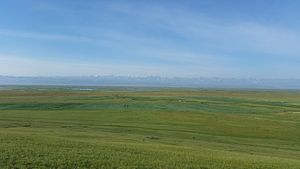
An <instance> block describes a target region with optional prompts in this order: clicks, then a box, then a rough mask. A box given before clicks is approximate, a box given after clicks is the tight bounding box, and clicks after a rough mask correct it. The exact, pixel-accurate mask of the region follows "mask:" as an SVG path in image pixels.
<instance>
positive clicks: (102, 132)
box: [0, 87, 300, 169]
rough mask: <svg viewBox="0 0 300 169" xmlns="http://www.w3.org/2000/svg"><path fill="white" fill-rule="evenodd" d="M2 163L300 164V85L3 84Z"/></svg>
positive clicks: (286, 168)
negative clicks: (270, 87) (82, 87)
mask: <svg viewBox="0 0 300 169" xmlns="http://www.w3.org/2000/svg"><path fill="white" fill-rule="evenodd" d="M75 89H77V88H75ZM0 168H109V169H110V168H141V169H144V168H145V169H146V168H153V169H156V168H161V169H176V168H178V169H183V168H188V169H192V168H195V169H300V92H298V91H271V90H270V91H263V90H257V91H254V90H212V89H211V90H204V89H203V90H201V89H170V88H169V89H168V88H92V90H86V91H85V90H74V88H69V87H15V88H11V90H1V91H0Z"/></svg>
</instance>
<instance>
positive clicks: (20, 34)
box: [0, 29, 93, 42]
mask: <svg viewBox="0 0 300 169" xmlns="http://www.w3.org/2000/svg"><path fill="white" fill-rule="evenodd" d="M0 36H8V37H17V38H29V39H41V40H57V41H73V42H92V41H93V39H91V38H88V37H83V36H72V35H64V34H51V33H40V32H26V31H16V30H8V29H0Z"/></svg>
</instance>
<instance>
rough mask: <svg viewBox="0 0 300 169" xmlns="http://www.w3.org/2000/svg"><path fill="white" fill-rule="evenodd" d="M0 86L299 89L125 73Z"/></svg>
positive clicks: (15, 80)
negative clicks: (128, 74) (139, 75)
mask: <svg viewBox="0 0 300 169" xmlns="http://www.w3.org/2000/svg"><path fill="white" fill-rule="evenodd" d="M0 85H74V86H142V87H147V86H148V87H194V88H245V89H246V88H248V89H252V88H253V89H300V79H254V78H253V79H238V78H179V77H174V78H165V77H152V76H151V77H129V76H84V77H79V76H78V77H17V76H0Z"/></svg>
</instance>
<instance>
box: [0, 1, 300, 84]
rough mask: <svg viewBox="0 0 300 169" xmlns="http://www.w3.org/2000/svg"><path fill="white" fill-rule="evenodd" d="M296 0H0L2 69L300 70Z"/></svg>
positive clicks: (257, 74) (265, 74) (266, 74)
mask: <svg viewBox="0 0 300 169" xmlns="http://www.w3.org/2000/svg"><path fill="white" fill-rule="evenodd" d="M299 9H300V1H299V0H248V1H246V0H194V1H193V0H186V1H184V0H178V1H176V0H172V1H171V0H170V1H163V0H157V1H154V0H153V1H149V0H128V1H126V0H105V1H101V0H0V75H17V76H20V75H21V76H56V75H61V76H68V75H71V76H74V75H76V76H79V75H80V76H81V75H129V76H151V75H154V76H171V77H173V76H178V77H237V78H241V77H243V78H248V77H253V78H300V10H299Z"/></svg>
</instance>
